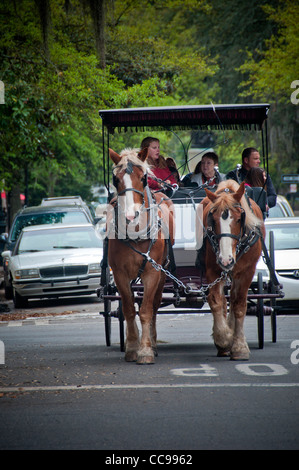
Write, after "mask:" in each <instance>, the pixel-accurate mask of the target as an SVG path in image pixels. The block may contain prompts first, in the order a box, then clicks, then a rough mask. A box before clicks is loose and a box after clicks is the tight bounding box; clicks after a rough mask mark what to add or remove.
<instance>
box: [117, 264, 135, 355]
mask: <svg viewBox="0 0 299 470" xmlns="http://www.w3.org/2000/svg"><path fill="white" fill-rule="evenodd" d="M115 273H116V271H115ZM118 277H119V276H118V275H117V274H115V276H114V279H115V283H116V285H117V289H118V291H119V294H120V296H121V299H122V309H123V314H124V318H125V320H126V347H125V360H126V361H128V362H135V361H137V351H138V349H139V331H138V326H137V323H136V310H135V307H134V295H133V293H132V290H131V285H130V283H129V282H127V281H126V282H124V280H123V278H122V279H121V278H118Z"/></svg>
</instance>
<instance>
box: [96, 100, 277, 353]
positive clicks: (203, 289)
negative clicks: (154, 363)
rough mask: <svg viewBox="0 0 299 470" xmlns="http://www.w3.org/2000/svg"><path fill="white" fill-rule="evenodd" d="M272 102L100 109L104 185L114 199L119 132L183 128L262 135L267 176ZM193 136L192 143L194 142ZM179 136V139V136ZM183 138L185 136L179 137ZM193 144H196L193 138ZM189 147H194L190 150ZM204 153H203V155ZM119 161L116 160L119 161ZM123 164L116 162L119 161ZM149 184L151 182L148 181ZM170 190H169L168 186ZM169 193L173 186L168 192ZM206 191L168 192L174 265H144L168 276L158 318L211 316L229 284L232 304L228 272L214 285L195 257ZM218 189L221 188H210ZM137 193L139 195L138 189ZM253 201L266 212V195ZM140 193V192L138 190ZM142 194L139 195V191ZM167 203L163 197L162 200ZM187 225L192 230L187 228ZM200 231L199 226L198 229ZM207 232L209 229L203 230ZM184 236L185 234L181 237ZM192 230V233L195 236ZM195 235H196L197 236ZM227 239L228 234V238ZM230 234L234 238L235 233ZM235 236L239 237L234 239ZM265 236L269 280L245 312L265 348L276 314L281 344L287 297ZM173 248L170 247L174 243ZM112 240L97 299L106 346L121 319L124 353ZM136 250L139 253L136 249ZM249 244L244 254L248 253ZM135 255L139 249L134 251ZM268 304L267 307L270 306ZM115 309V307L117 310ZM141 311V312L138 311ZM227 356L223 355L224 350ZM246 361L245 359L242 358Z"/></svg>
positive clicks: (134, 290)
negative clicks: (280, 319) (215, 295)
mask: <svg viewBox="0 0 299 470" xmlns="http://www.w3.org/2000/svg"><path fill="white" fill-rule="evenodd" d="M269 107H270V106H269V105H268V104H242V105H241V104H240V105H238V104H236V105H213V104H211V105H206V106H178V107H154V108H150V107H149V108H128V109H112V110H101V111H100V112H99V114H100V117H101V119H102V139H103V142H102V145H103V170H104V181H105V186H106V188H107V189H108V193H109V196H108V198H109V199H111V198H112V196H113V195H112V194H110V192H111V189H110V188H111V186H110V182H111V181H112V178H114V176H113V174H112V170H111V164H110V162H109V155H110V158H111V150H109V149H110V146H111V140H113V139H111V136H112V135H113V134H114V133H115V132H119V133H121V132H124V133H125V132H129V131H133V132H138V133H139V132H140V133H141V132H147V133H149V132H150V131H153V130H156V131H157V130H159V131H162V130H163V131H168V132H169V131H170V132H172V133H173V134H174V135H176V136H177V137H178V135H177V132H178V130H186V129H189V130H191V131H192V133H194V131H196V130H201V131H204V132H211V131H212V132H213V133H216V132H219V133H221V134H222V135H223V137H224V139H225V132H226V130H228V129H229V130H231V129H232V130H236V131H242V132H246V131H249V130H252V129H254V130H256V131H259V132H260V134H261V148H262V158H263V164H264V167H265V170H266V171H267V172H268V146H267V132H268V131H267V114H268V111H269ZM192 135H194V134H191V139H192ZM178 138H179V137H178ZM179 140H180V138H179ZM190 142H191V140H190ZM189 146H190V143H189V145H188V147H189ZM183 149H184V158H185V164H186V165H187V166H188V160H189V158H190V155H189V156H188V152H187V151H186V148H185V146H184V145H183ZM199 153H203V149H202V150H201V151H200V152H199ZM115 158H116V157H115ZM118 161H119V160H115V161H114V162H115V163H117V162H118ZM143 184H144V187H145V186H146V182H145V183H144V181H143ZM166 189H167V188H166ZM168 189H169V188H168ZM205 189H206V188H205V187H204V186H201V187H197V188H186V187H184V188H179V187H177V188H175V190H173V188H172V190H171V191H169V190H168V192H167V196H166V197H167V198H169V199H170V200H171V201H172V203H173V204H174V207H175V217H176V235H175V243H174V246H173V247H172V248H171V249H170V250H169V257H168V259H169V262H170V266H165V265H164V264H159V263H158V262H156V261H155V260H154V259H153V258H152V257H150V256H149V255H148V253H149V251H148V252H147V258H146V256H144V263H143V264H144V265H145V264H146V263H147V264H151V267H152V268H153V270H155V271H160V272H161V273H163V275H164V276H165V283H164V285H163V291H162V295H161V303H160V305H159V308H158V310H157V313H158V314H169V313H173V312H179V313H206V312H210V308H207V296H208V294H209V292H210V291H211V290H212V288H214V286H215V284H217V283H223V284H224V296H225V299H226V301H227V305H228V306H229V305H230V303H231V282H230V279H229V275H228V272H227V271H226V270H223V271H222V272H221V274H220V276H219V277H218V278H217V279H215V280H214V281H213V282H208V281H207V279H206V274H205V270H204V269H202V267H201V266H200V265H198V263H197V264H196V258H197V255H198V252H199V251H200V249H199V248H200V246H199V245H198V243H199V242H198V237H197V236H196V234H195V232H196V226H198V217H197V213H198V209H199V208H201V207H202V206H201V203H202V201H203V200H204V199H205V198H206V196H207V192H206V191H205ZM209 189H210V191H211V192H213V191H216V190H217V187H214V188H210V187H209ZM132 191H135V190H134V189H133V190H132ZM250 191H251V194H250V198H251V200H253V201H255V202H256V203H257V204H258V205H259V206H260V207H261V208H262V210H264V208H263V207H262V206H264V205H265V191H264V190H263V189H262V190H261V188H251V189H250ZM136 192H138V191H136ZM139 192H140V191H139ZM162 199H163V198H162ZM185 227H188V229H187V232H186V230H184V228H185ZM197 228H198V227H197ZM202 228H203V230H205V228H204V227H202ZM178 231H180V232H184V233H178ZM190 231H193V232H192V234H190ZM205 232H206V230H205ZM193 235H194V236H193ZM224 236H227V234H225V235H224ZM230 236H231V235H230ZM234 237H235V238H236V236H234ZM260 238H261V246H262V254H263V256H264V259H265V261H266V264H267V266H268V269H269V279H270V280H269V281H268V282H267V283H265V282H263V278H262V274H261V273H258V274H257V275H256V276H255V277H254V278H253V280H252V282H251V284H250V288H249V290H248V293H247V298H246V310H247V313H249V314H254V315H256V317H257V332H258V347H259V348H260V349H262V348H263V347H264V315H265V314H267V315H271V330H272V341H273V342H276V309H275V303H276V299H277V298H279V297H283V292H282V291H281V286H279V283H278V281H277V278H276V275H275V270H274V237H273V234H272V233H270V245H269V250H267V248H266V246H265V243H264V242H263V237H260ZM170 245H171V244H170ZM108 247H109V240H108V237H107V238H105V240H104V258H103V261H102V279H101V287H100V288H99V289H98V296H99V297H100V298H101V299H102V301H103V302H102V305H103V311H102V312H100V313H101V314H103V316H104V320H105V335H106V344H107V346H110V345H111V325H112V323H111V318H113V317H115V318H118V320H119V333H120V349H121V351H125V331H124V321H125V320H124V314H123V299H122V296H121V295H120V293H119V290H118V288H117V286H116V284H115V282H114V277H113V276H112V275H111V270H110V266H109V263H108V257H107V252H108ZM131 248H132V249H133V250H134V246H133V247H132V246H131ZM248 248H249V247H247V248H246V246H244V253H246V251H247V250H248ZM135 251H137V250H136V249H135ZM141 277H142V276H139V275H138V276H137V277H136V278H135V279H133V280H132V281H131V282H130V290H131V294H132V296H133V303H134V304H135V305H137V306H138V309H140V306H141V305H142V302H143V299H144V285H143V281H142V279H141ZM266 301H267V304H269V306H266V305H265V303H266ZM115 306H116V307H115ZM137 313H138V312H137ZM223 352H224V351H223ZM223 355H226V354H225V353H224V354H223ZM241 359H242V358H241Z"/></svg>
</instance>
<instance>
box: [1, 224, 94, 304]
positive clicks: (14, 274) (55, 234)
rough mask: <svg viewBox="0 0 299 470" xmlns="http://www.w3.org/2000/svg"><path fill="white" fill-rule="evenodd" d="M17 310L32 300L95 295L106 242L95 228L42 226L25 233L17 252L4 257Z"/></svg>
mask: <svg viewBox="0 0 299 470" xmlns="http://www.w3.org/2000/svg"><path fill="white" fill-rule="evenodd" d="M2 257H3V262H4V263H5V264H6V268H7V272H8V273H9V278H8V282H9V287H10V288H11V289H12V293H13V300H14V304H15V307H16V308H20V307H26V306H27V305H28V299H30V298H47V297H61V296H70V295H72V296H76V295H87V294H94V293H95V292H96V289H97V288H98V287H99V284H100V276H101V261H102V258H103V241H102V238H101V236H100V234H99V233H98V232H97V229H96V228H95V227H94V225H92V224H80V225H59V226H58V225H56V224H53V225H48V224H47V225H39V226H31V227H26V228H24V229H23V230H22V233H21V234H20V236H19V238H18V241H17V243H16V245H15V247H14V250H13V252H10V251H5V252H3V253H2Z"/></svg>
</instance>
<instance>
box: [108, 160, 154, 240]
mask: <svg viewBox="0 0 299 470" xmlns="http://www.w3.org/2000/svg"><path fill="white" fill-rule="evenodd" d="M134 166H138V165H136V164H134V163H133V162H131V161H130V160H129V161H128V163H127V167H126V168H125V173H126V174H128V175H131V174H132V173H133V169H134ZM115 169H117V166H116V167H115ZM115 169H114V170H115ZM141 181H142V184H143V191H140V190H139V189H135V188H125V189H123V190H122V191H120V192H118V193H117V195H116V200H115V203H114V214H115V215H114V221H115V222H114V227H113V229H114V232H115V234H116V237H117V238H118V239H121V240H122V241H124V242H126V243H129V242H130V241H134V242H138V241H141V240H149V239H151V240H152V241H155V239H156V236H157V233H158V231H159V229H160V228H161V219H160V217H159V216H158V209H159V207H158V205H157V204H156V200H155V198H154V197H153V195H152V193H151V191H150V189H149V186H148V181H147V171H146V173H145V174H144V175H143V177H142V179H141ZM113 184H114V186H115V187H116V189H118V186H119V180H118V178H117V176H116V175H115V174H114V173H113ZM128 191H132V192H134V193H137V194H139V195H140V196H141V197H142V204H141V206H140V209H139V215H141V214H142V213H146V215H147V225H146V226H145V227H144V228H143V229H141V230H139V232H138V236H137V237H136V238H134V239H133V240H132V239H131V238H130V237H129V235H128V231H127V228H128V226H129V223H130V222H129V221H127V220H126V227H125V233H122V231H121V227H120V225H119V220H118V219H119V215H120V214H121V215H122V216H123V215H124V212H123V211H121V210H120V207H121V205H120V204H119V197H120V196H123V195H124V194H125V193H126V192H128ZM145 194H146V195H147V201H148V207H146V199H145Z"/></svg>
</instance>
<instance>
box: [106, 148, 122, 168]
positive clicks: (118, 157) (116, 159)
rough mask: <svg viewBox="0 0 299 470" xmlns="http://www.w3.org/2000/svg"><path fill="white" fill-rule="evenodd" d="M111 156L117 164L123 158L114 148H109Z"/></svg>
mask: <svg viewBox="0 0 299 470" xmlns="http://www.w3.org/2000/svg"><path fill="white" fill-rule="evenodd" d="M109 156H110V158H111V160H112V161H113V163H115V165H117V164H118V163H119V162H120V160H121V156H120V155H118V153H116V152H114V150H112V149H109Z"/></svg>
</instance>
